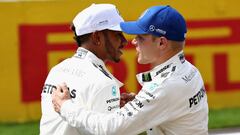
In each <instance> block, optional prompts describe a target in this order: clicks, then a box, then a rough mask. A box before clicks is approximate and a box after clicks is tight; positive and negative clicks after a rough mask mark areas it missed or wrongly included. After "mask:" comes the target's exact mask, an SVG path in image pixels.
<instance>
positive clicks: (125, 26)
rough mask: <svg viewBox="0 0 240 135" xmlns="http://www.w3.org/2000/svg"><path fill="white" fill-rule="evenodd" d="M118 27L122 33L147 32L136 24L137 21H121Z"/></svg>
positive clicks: (135, 33)
mask: <svg viewBox="0 0 240 135" xmlns="http://www.w3.org/2000/svg"><path fill="white" fill-rule="evenodd" d="M120 27H121V29H122V31H123V32H124V33H127V34H131V35H138V34H147V32H145V31H143V30H142V29H141V28H140V27H139V26H138V25H137V22H135V21H133V22H121V23H120Z"/></svg>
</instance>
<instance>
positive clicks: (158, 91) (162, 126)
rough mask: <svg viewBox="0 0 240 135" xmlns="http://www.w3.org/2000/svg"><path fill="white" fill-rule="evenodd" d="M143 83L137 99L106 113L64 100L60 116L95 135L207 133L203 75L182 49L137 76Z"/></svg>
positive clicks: (205, 134) (74, 125)
mask: <svg viewBox="0 0 240 135" xmlns="http://www.w3.org/2000/svg"><path fill="white" fill-rule="evenodd" d="M137 78H138V80H139V82H140V84H141V85H142V86H143V87H142V89H141V90H140V92H139V93H138V94H137V95H136V97H135V99H134V100H133V101H131V102H129V103H127V104H126V105H125V106H124V107H123V108H121V109H119V110H116V111H115V112H114V113H111V114H106V113H99V112H95V111H90V110H86V109H85V108H84V107H79V105H77V106H76V104H74V103H73V102H72V100H68V101H66V102H64V103H63V105H62V107H61V112H60V114H61V116H62V117H63V119H64V120H65V121H66V122H68V123H69V124H70V125H72V126H73V127H76V128H84V129H86V130H88V131H89V132H90V133H92V134H95V135H135V134H138V133H141V132H143V131H146V130H147V133H148V134H149V135H207V134H208V103H207V96H206V91H205V88H204V83H203V80H202V77H201V75H200V73H199V71H198V70H197V68H195V67H194V66H193V65H192V64H190V63H189V62H188V61H186V60H185V58H184V55H183V52H182V51H181V52H179V53H178V54H176V55H175V56H173V57H172V58H171V59H169V60H168V61H166V62H164V63H163V64H161V65H158V66H157V67H155V68H154V69H152V70H151V71H148V72H144V73H141V74H138V75H137Z"/></svg>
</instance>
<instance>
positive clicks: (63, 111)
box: [60, 99, 74, 118]
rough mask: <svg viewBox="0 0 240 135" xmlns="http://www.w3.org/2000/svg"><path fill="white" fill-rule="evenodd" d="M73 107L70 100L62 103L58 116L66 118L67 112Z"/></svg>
mask: <svg viewBox="0 0 240 135" xmlns="http://www.w3.org/2000/svg"><path fill="white" fill-rule="evenodd" d="M73 106H74V103H73V102H72V100H70V99H69V100H67V101H65V102H63V104H62V106H61V109H60V114H61V115H62V116H63V117H65V118H66V117H67V116H68V112H69V111H70V110H71V109H72V108H73Z"/></svg>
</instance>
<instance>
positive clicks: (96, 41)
mask: <svg viewBox="0 0 240 135" xmlns="http://www.w3.org/2000/svg"><path fill="white" fill-rule="evenodd" d="M91 38H92V42H93V44H94V45H98V46H99V45H100V44H101V32H99V31H96V32H93V33H92V35H91Z"/></svg>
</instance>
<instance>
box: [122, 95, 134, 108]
mask: <svg viewBox="0 0 240 135" xmlns="http://www.w3.org/2000/svg"><path fill="white" fill-rule="evenodd" d="M135 96H136V94H135V93H121V100H120V107H123V106H124V105H125V104H126V103H127V102H129V101H132V100H133V99H134V98H135Z"/></svg>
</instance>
